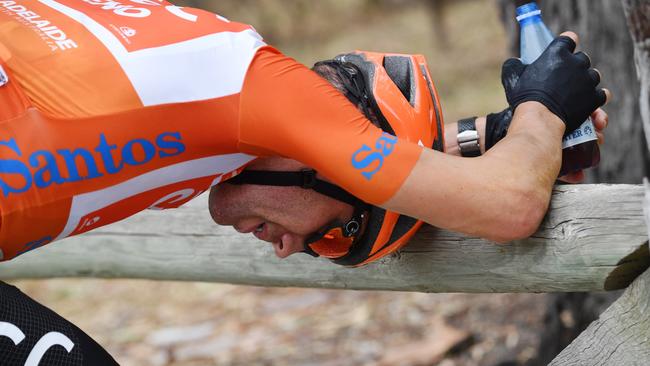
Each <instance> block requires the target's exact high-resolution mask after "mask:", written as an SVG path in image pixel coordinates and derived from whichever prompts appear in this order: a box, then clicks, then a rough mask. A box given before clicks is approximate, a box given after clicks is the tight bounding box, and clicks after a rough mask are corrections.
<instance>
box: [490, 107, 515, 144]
mask: <svg viewBox="0 0 650 366" xmlns="http://www.w3.org/2000/svg"><path fill="white" fill-rule="evenodd" d="M510 122H512V109H511V108H510V107H508V108H506V109H504V110H502V111H501V112H499V113H490V114H488V115H487V117H486V122H485V150H486V151H487V150H489V149H491V148H492V146H494V145H495V144H496V143H497V142H499V141H501V140H502V139H503V138H504V137H506V134H507V133H508V127H510Z"/></svg>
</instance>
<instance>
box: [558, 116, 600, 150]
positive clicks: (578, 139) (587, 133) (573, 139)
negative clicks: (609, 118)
mask: <svg viewBox="0 0 650 366" xmlns="http://www.w3.org/2000/svg"><path fill="white" fill-rule="evenodd" d="M597 139H598V136H596V129H595V128H594V124H593V123H592V122H591V119H590V118H587V120H586V121H584V122H582V124H581V125H580V127H578V128H576V129H575V131H573V132H571V133H570V134H568V135H566V136H565V137H564V139H562V148H563V149H566V148H567V147H571V146H575V145H578V144H582V143H583V142H587V141H592V140H597Z"/></svg>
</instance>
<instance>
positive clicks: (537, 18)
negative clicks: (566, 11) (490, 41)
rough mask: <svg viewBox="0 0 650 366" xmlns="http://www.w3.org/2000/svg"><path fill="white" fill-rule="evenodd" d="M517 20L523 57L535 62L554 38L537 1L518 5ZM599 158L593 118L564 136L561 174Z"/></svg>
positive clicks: (528, 62)
mask: <svg viewBox="0 0 650 366" xmlns="http://www.w3.org/2000/svg"><path fill="white" fill-rule="evenodd" d="M517 21H518V22H519V26H520V28H521V45H520V47H521V60H522V62H523V63H525V64H530V63H532V62H534V61H535V60H536V59H537V58H538V57H539V56H540V55H541V54H542V52H544V50H545V49H546V47H548V45H549V44H550V43H551V42H552V41H553V39H554V38H555V37H554V36H553V33H551V31H550V30H549V29H548V27H547V26H546V25H545V24H544V22H543V21H542V12H541V11H540V10H539V7H538V6H537V3H535V2H530V3H528V4H525V5H522V6H519V7H517ZM599 162H600V149H599V148H598V137H597V136H596V129H595V128H594V124H593V123H592V122H591V119H589V118H588V119H587V120H586V121H584V122H583V123H582V125H580V127H578V128H577V129H576V130H575V131H573V132H572V133H569V134H568V135H566V136H565V137H564V139H563V140H562V168H561V169H560V176H562V175H565V174H568V173H572V172H576V171H579V170H581V169H586V168H590V167H593V166H596V165H598V163H599Z"/></svg>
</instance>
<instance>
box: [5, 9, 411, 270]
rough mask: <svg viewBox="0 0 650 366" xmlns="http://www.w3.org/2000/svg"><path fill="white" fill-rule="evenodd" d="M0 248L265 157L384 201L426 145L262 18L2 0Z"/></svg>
mask: <svg viewBox="0 0 650 366" xmlns="http://www.w3.org/2000/svg"><path fill="white" fill-rule="evenodd" d="M0 66H2V69H1V70H0V84H2V86H0V210H1V213H0V214H1V224H0V225H1V226H0V249H1V250H2V253H1V254H2V259H4V260H6V259H10V258H12V257H15V256H16V255H19V254H21V253H23V252H26V251H29V250H31V249H34V248H36V247H39V246H41V245H44V244H47V243H49V242H51V241H54V240H57V239H61V238H65V237H68V236H71V235H76V234H80V233H83V232H86V231H89V230H92V229H94V228H97V227H100V226H103V225H106V224H109V223H112V222H115V221H118V220H120V219H123V218H126V217H128V216H130V215H133V214H135V213H137V212H139V211H141V210H143V209H145V208H154V209H166V208H172V207H177V206H179V205H182V204H183V203H185V202H187V201H189V200H190V199H192V198H194V197H196V196H197V195H199V194H201V193H202V192H204V191H206V190H207V189H209V188H210V187H211V186H212V185H215V184H218V183H219V182H221V181H223V180H225V179H228V178H230V177H232V176H234V175H235V174H237V173H238V172H239V171H241V170H242V169H243V168H244V167H245V165H246V164H248V163H249V162H250V161H252V160H253V159H255V158H256V157H259V156H270V155H278V156H285V157H289V158H292V159H296V160H299V161H301V162H303V163H305V164H307V165H309V166H312V167H314V168H315V169H316V170H318V171H320V172H321V173H322V174H323V175H324V176H326V177H328V178H329V179H331V180H332V181H334V182H335V183H336V184H339V185H340V186H342V187H343V188H345V189H346V190H348V191H349V192H350V193H352V194H354V195H356V196H358V197H359V198H361V199H363V200H365V201H367V202H369V203H373V204H380V203H382V202H384V201H386V200H387V199H389V198H390V197H391V196H392V195H393V194H394V193H395V192H396V191H397V189H398V188H399V187H400V185H401V184H402V183H403V181H404V180H405V179H406V177H407V176H408V174H409V172H410V171H411V169H412V167H413V166H414V164H415V162H416V161H417V159H418V157H419V154H420V152H421V147H420V146H418V145H416V144H412V143H408V142H406V141H402V140H398V139H397V138H394V137H392V136H390V137H387V136H386V135H383V134H382V132H381V130H380V129H378V128H376V127H374V126H373V125H372V124H371V123H370V122H369V121H368V120H367V119H365V118H364V117H363V115H362V114H361V113H360V112H358V111H357V109H356V107H355V106H354V105H352V104H351V103H350V102H348V100H347V99H346V98H345V97H344V96H343V95H341V94H340V93H339V92H338V91H336V90H335V89H334V88H333V87H332V86H330V85H329V83H327V82H326V81H325V80H323V79H321V78H320V77H318V76H317V75H316V74H314V73H313V72H311V71H310V70H308V69H307V68H305V67H304V66H302V65H300V64H299V63H297V62H295V61H294V60H292V59H290V58H287V57H285V56H283V55H282V54H280V53H279V52H278V51H277V50H275V49H273V48H272V47H269V46H267V45H266V44H265V43H264V42H263V40H262V39H261V37H260V36H259V35H258V34H257V33H256V32H255V30H254V29H253V28H252V27H250V26H247V25H244V24H240V23H235V22H231V21H229V20H227V19H225V18H223V17H220V16H218V15H215V14H213V13H209V12H206V11H202V10H198V9H192V8H181V7H177V6H174V5H172V4H170V3H168V2H166V1H162V0H131V1H128V0H122V1H103V0H83V1H82V0H56V1H55V0H39V1H36V0H34V1H0Z"/></svg>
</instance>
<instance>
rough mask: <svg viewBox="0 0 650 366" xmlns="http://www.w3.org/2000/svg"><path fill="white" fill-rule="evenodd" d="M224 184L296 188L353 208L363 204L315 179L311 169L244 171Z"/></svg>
mask: <svg viewBox="0 0 650 366" xmlns="http://www.w3.org/2000/svg"><path fill="white" fill-rule="evenodd" d="M226 183H230V184H237V185H240V184H257V185H263V186H281V187H290V186H297V187H302V188H305V189H313V190H314V191H316V192H318V193H320V194H323V195H325V196H328V197H331V198H334V199H336V200H338V201H341V202H344V203H347V204H349V205H352V206H354V207H357V206H360V205H362V204H364V203H363V201H361V200H360V199H358V198H356V197H355V196H353V195H351V194H350V193H349V192H347V191H346V190H344V189H343V188H341V187H339V186H336V185H334V184H332V183H330V182H326V181H324V180H322V179H318V178H317V177H316V171H315V170H313V169H304V170H301V171H291V172H278V171H271V170H244V171H243V172H241V173H240V174H239V175H237V176H235V177H233V178H231V179H228V180H227V181H226Z"/></svg>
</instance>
